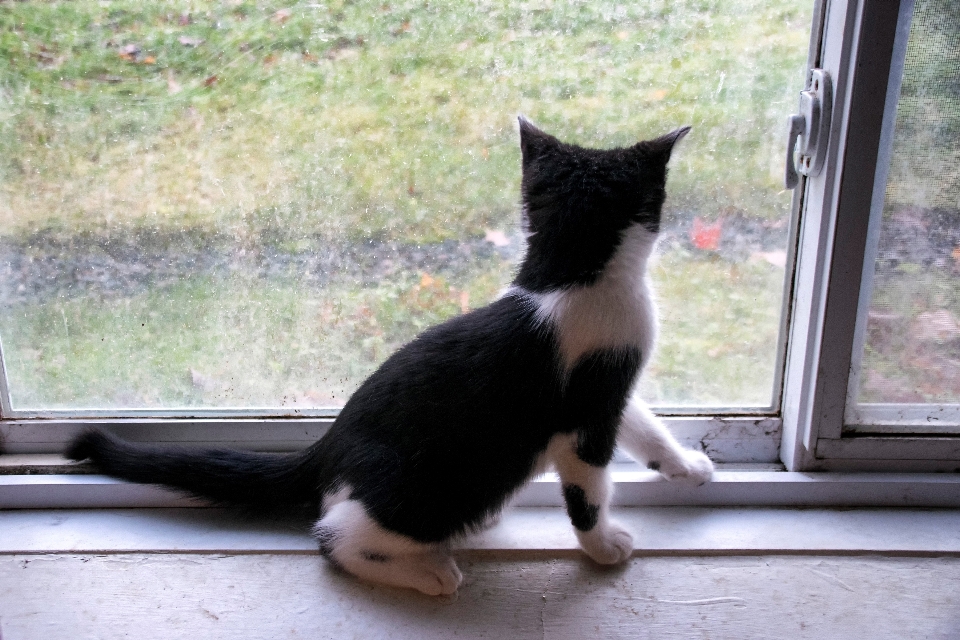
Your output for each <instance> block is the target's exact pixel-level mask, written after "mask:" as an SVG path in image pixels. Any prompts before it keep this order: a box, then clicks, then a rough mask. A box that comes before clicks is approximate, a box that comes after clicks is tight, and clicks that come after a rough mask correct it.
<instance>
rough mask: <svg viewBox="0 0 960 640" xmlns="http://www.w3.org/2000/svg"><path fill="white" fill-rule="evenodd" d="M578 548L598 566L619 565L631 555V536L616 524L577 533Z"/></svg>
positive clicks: (610, 523)
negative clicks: (581, 548)
mask: <svg viewBox="0 0 960 640" xmlns="http://www.w3.org/2000/svg"><path fill="white" fill-rule="evenodd" d="M577 538H578V539H579V540H580V546H581V547H583V550H584V551H585V552H586V553H587V555H588V556H590V558H591V559H592V560H593V561H594V562H596V563H598V564H619V563H621V562H623V561H624V560H626V559H627V558H629V557H630V554H631V553H633V536H632V535H630V532H629V531H627V530H626V529H624V528H623V527H622V526H620V525H619V524H617V523H616V522H608V523H607V524H606V525H603V526H597V527H594V528H593V529H591V530H590V531H583V532H581V531H577Z"/></svg>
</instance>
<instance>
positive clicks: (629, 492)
mask: <svg viewBox="0 0 960 640" xmlns="http://www.w3.org/2000/svg"><path fill="white" fill-rule="evenodd" d="M766 466H767V467H769V465H766ZM612 468H613V479H614V483H615V487H616V488H615V493H614V498H613V504H614V505H615V506H619V507H645V506H779V507H939V508H951V507H952V508H960V474H956V473H849V472H844V473H805V472H788V471H772V470H766V469H765V470H719V471H717V472H716V473H715V474H714V479H713V481H712V482H710V483H707V484H705V485H703V486H699V487H698V486H691V485H689V484H684V483H680V482H668V481H666V480H664V479H663V478H662V477H661V476H660V475H659V474H657V473H655V472H652V471H645V470H641V468H640V467H639V466H637V465H636V464H633V463H620V464H615V465H613V467H612ZM761 468H762V467H761ZM511 504H513V505H514V506H521V507H562V506H563V502H562V497H561V491H560V486H559V481H558V479H557V477H556V475H555V474H546V475H545V476H543V477H541V478H538V479H537V480H534V481H533V482H531V483H530V484H529V485H527V486H526V487H525V488H524V489H523V490H522V491H521V492H520V493H519V494H518V495H517V496H516V497H515V498H514V500H513V501H512V503H511ZM202 506H205V505H204V504H203V503H201V502H198V501H194V500H190V499H187V498H184V497H183V496H181V495H180V494H177V493H175V492H173V491H169V490H166V489H163V488H160V487H156V486H150V485H139V484H133V483H129V482H124V481H122V480H116V479H113V478H109V477H107V476H102V475H94V474H82V473H78V474H74V473H56V472H55V473H41V474H33V473H31V474H26V475H21V474H10V475H3V474H0V509H77V508H95V509H96V508H99V509H104V508H136V507H202Z"/></svg>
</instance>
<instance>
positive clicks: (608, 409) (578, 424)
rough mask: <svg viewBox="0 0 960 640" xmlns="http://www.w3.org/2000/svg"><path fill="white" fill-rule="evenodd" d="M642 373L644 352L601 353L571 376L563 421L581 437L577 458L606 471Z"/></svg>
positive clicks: (578, 441)
mask: <svg viewBox="0 0 960 640" xmlns="http://www.w3.org/2000/svg"><path fill="white" fill-rule="evenodd" d="M639 370H640V349H637V348H629V349H618V350H615V351H610V350H608V351H598V352H595V353H593V354H591V355H589V356H586V357H584V358H582V359H581V360H580V361H579V362H578V363H577V365H576V366H575V367H574V368H573V371H571V372H570V376H569V380H568V381H567V386H566V390H565V391H566V393H565V397H564V406H563V420H564V421H565V422H566V423H567V424H568V425H569V427H570V430H571V431H573V430H575V431H576V433H577V456H578V457H579V458H580V459H581V460H583V461H584V462H586V463H587V464H590V465H593V466H596V467H604V466H606V465H607V464H609V463H610V460H611V458H613V452H614V450H615V449H616V447H617V431H618V430H619V427H620V416H621V415H623V409H624V407H625V406H626V404H627V397H628V396H629V394H630V389H631V388H632V387H633V381H634V380H635V379H636V376H637V373H638V371H639Z"/></svg>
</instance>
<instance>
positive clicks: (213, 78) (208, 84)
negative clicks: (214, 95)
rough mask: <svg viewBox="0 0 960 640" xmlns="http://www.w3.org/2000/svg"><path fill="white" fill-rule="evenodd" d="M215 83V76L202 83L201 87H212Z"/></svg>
mask: <svg viewBox="0 0 960 640" xmlns="http://www.w3.org/2000/svg"><path fill="white" fill-rule="evenodd" d="M216 83H217V76H210V77H209V78H207V79H206V80H204V81H203V86H205V87H212V86H213V85H215V84H216Z"/></svg>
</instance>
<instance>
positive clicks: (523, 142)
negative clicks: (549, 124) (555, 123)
mask: <svg viewBox="0 0 960 640" xmlns="http://www.w3.org/2000/svg"><path fill="white" fill-rule="evenodd" d="M517 120H518V121H519V122H520V153H521V155H522V156H523V166H524V167H527V166H529V165H530V164H531V163H532V162H533V161H534V160H536V159H537V158H539V157H540V156H541V155H542V154H543V152H544V151H546V150H547V149H550V148H553V147H556V146H557V145H559V144H560V141H559V140H557V139H556V138H554V137H553V136H552V135H550V134H549V133H544V132H543V131H541V130H540V129H538V128H537V127H536V126H534V124H533V123H532V122H530V121H529V120H527V117H526V116H524V115H520V116H518V117H517Z"/></svg>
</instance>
